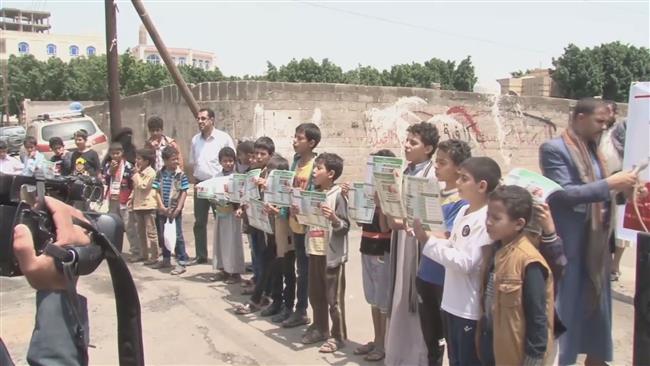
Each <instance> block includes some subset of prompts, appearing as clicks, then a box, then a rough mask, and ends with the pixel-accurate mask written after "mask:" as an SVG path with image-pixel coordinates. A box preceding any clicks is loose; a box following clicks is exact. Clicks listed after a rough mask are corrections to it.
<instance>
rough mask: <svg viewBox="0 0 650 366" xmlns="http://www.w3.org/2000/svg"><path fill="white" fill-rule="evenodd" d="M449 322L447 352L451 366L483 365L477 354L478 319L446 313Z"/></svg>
mask: <svg viewBox="0 0 650 366" xmlns="http://www.w3.org/2000/svg"><path fill="white" fill-rule="evenodd" d="M443 316H444V318H445V320H446V323H447V352H448V353H449V366H475V365H476V366H481V361H480V360H479V359H478V355H477V354H476V339H475V335H476V325H477V323H478V322H477V321H476V320H469V319H464V318H459V317H457V316H455V315H452V314H449V313H447V312H445V313H444V315H443Z"/></svg>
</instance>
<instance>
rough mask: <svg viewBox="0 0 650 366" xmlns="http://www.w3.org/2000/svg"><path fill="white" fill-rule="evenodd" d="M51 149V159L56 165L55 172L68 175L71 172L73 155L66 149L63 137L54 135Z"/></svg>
mask: <svg viewBox="0 0 650 366" xmlns="http://www.w3.org/2000/svg"><path fill="white" fill-rule="evenodd" d="M49 143H50V149H51V150H52V153H54V155H52V157H51V158H50V161H51V162H53V163H54V164H55V165H54V174H55V175H58V176H60V175H68V174H70V170H71V167H70V159H71V155H72V154H70V152H69V151H65V145H64V144H63V139H61V138H60V137H52V138H51V139H50V141H49Z"/></svg>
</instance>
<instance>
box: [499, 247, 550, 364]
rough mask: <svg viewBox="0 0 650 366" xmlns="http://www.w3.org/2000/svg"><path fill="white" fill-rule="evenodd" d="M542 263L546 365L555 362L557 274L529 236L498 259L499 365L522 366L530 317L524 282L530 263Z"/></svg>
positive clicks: (505, 251) (500, 253) (502, 250)
mask: <svg viewBox="0 0 650 366" xmlns="http://www.w3.org/2000/svg"><path fill="white" fill-rule="evenodd" d="M535 262H537V263H540V264H541V265H542V266H543V267H544V269H545V270H546V273H547V278H546V318H547V323H546V324H547V332H548V343H547V346H546V356H545V359H544V364H551V363H552V361H553V359H552V352H550V351H551V350H552V347H553V343H554V342H553V314H554V312H553V310H554V308H553V304H554V297H553V274H552V273H551V270H550V268H549V267H548V264H547V263H546V261H545V260H544V258H543V257H542V255H541V254H540V253H539V251H538V250H537V248H536V247H535V246H534V245H533V244H532V243H531V242H530V240H529V239H528V238H527V237H526V236H521V237H520V238H518V239H515V241H513V242H512V243H510V244H508V245H506V246H504V247H503V248H501V249H500V250H499V251H497V252H496V254H495V258H494V301H493V302H492V304H493V305H492V309H491V311H492V321H493V330H494V337H493V338H494V345H493V347H494V359H495V361H496V364H497V365H521V364H523V361H524V357H525V353H524V343H525V337H526V320H525V318H524V306H523V282H524V274H525V269H526V266H527V265H528V264H531V263H535Z"/></svg>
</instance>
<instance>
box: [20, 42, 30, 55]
mask: <svg viewBox="0 0 650 366" xmlns="http://www.w3.org/2000/svg"><path fill="white" fill-rule="evenodd" d="M18 53H20V54H21V55H28V54H29V44H28V43H27V42H20V43H18Z"/></svg>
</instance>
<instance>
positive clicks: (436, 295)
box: [415, 278, 445, 366]
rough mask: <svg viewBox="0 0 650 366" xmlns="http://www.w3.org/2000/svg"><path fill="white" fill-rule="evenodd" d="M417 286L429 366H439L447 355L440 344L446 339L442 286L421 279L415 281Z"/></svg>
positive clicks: (421, 324) (419, 311)
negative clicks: (441, 310)
mask: <svg viewBox="0 0 650 366" xmlns="http://www.w3.org/2000/svg"><path fill="white" fill-rule="evenodd" d="M415 286H416V288H417V291H418V295H419V301H418V313H419V314H420V326H421V328H422V337H423V338H424V343H425V344H426V345H427V357H428V359H429V366H434V365H436V366H439V365H442V359H443V357H444V354H445V346H444V345H441V344H440V342H441V341H442V340H443V339H444V338H445V327H444V323H443V321H442V313H441V312H440V302H441V301H442V286H438V285H435V284H433V283H429V282H426V281H424V280H422V279H420V278H417V279H416V280H415Z"/></svg>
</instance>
